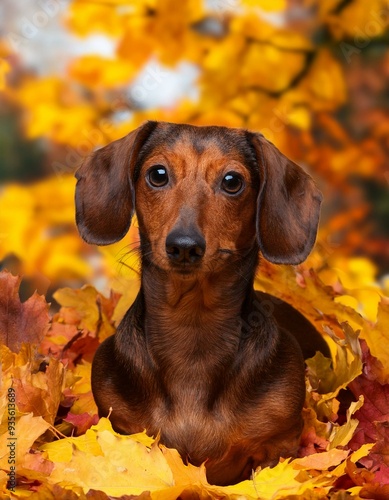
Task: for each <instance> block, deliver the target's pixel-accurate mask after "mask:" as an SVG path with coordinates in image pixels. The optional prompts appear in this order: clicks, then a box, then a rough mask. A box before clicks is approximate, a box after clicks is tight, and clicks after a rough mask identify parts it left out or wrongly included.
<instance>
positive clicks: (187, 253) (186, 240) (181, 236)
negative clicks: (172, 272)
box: [166, 230, 205, 264]
mask: <svg viewBox="0 0 389 500" xmlns="http://www.w3.org/2000/svg"><path fill="white" fill-rule="evenodd" d="M204 252H205V240H204V238H203V236H202V235H201V234H200V233H199V232H198V231H195V230H192V231H182V230H173V231H171V232H170V233H169V234H168V236H167V238H166V253H167V255H168V257H169V258H170V259H171V260H172V261H174V262H176V263H177V264H184V263H191V264H194V263H195V262H198V261H200V260H201V259H202V257H203V255H204Z"/></svg>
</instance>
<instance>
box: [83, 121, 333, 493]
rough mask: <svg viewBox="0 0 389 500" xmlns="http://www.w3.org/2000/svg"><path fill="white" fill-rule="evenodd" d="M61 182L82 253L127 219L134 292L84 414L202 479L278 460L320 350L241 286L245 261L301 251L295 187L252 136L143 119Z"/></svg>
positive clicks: (119, 232)
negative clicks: (203, 474)
mask: <svg viewBox="0 0 389 500" xmlns="http://www.w3.org/2000/svg"><path fill="white" fill-rule="evenodd" d="M76 177H77V178H78V183H77V190H76V211H77V224H78V228H79V231H80V234H81V236H82V237H83V238H84V239H85V240H86V241H87V242H89V243H94V244H97V245H107V244H110V243H113V242H116V241H118V240H120V239H121V238H123V236H124V235H125V234H126V232H127V231H128V229H129V226H130V223H131V217H132V215H133V214H134V211H135V212H136V215H137V218H138V221H139V233H140V242H141V243H140V254H141V264H142V268H141V287H140V291H139V294H138V296H137V298H136V300H135V302H134V304H133V305H132V307H131V308H130V309H129V311H128V312H127V313H126V315H125V317H124V318H123V320H122V322H121V323H120V325H119V327H118V330H117V333H116V334H115V335H113V336H112V337H110V338H108V339H106V340H105V341H104V342H103V343H102V344H101V346H100V347H99V349H98V351H97V353H96V356H95V358H94V361H93V369H92V388H93V394H94V397H95V400H96V403H97V406H98V408H99V414H100V415H101V416H106V415H108V413H109V411H110V408H112V414H111V417H110V418H111V421H112V424H113V426H114V428H115V429H116V430H117V431H118V432H121V433H135V432H139V431H143V430H144V429H146V430H147V432H148V433H149V434H150V435H154V436H156V435H157V434H158V433H160V436H161V441H162V443H164V444H165V445H167V446H169V447H174V448H176V449H178V450H179V452H180V453H181V456H182V457H183V459H184V460H188V461H190V462H191V463H193V464H196V465H199V464H201V463H203V462H205V463H206V470H207V477H208V480H209V481H210V482H211V483H216V484H221V485H223V484H230V483H234V482H237V481H239V480H242V479H245V478H248V477H249V476H250V474H251V471H252V470H253V469H255V467H257V466H258V465H262V466H266V465H274V464H275V463H277V461H278V459H279V457H280V456H290V455H293V454H294V453H295V452H296V450H297V448H298V444H299V437H300V433H301V428H302V418H301V410H302V406H303V402H304V395H305V383H304V360H303V357H308V356H312V355H313V354H314V353H315V351H316V350H321V351H322V352H324V353H325V354H328V348H327V346H326V344H325V342H324V341H323V339H322V337H321V336H320V335H319V334H318V332H317V331H316V330H315V329H314V328H313V326H312V325H311V324H310V323H309V322H308V321H307V320H306V319H305V318H304V317H303V316H302V315H301V314H300V313H299V312H297V311H296V310H295V309H293V308H292V307H291V306H290V305H288V304H286V303H285V302H282V301H280V300H278V299H276V298H275V297H272V296H270V295H267V294H264V293H259V292H255V291H254V289H253V281H254V275H255V271H256V268H257V264H258V259H259V257H258V255H259V252H261V253H262V255H263V256H264V257H265V258H266V259H268V260H269V261H271V262H274V263H277V264H298V263H300V262H302V261H303V260H304V259H305V258H306V257H307V255H308V253H309V252H310V250H311V249H312V246H313V244H314V241H315V237H316V231H317V225H318V220H319V208H320V203H321V194H320V192H319V191H318V189H317V188H316V187H315V184H314V182H313V181H312V179H311V177H310V176H309V175H308V174H306V173H305V172H304V170H302V169H301V168H300V167H299V166H298V165H296V164H295V163H293V162H291V161H290V160H288V159H287V158H286V157H285V156H283V155H282V154H281V153H280V152H279V151H278V150H277V149H276V148H275V147H274V146H273V145H272V144H271V143H270V142H268V141H267V140H266V139H265V138H264V137H263V136H262V135H260V134H254V133H251V132H248V131H245V130H238V129H228V128H225V127H195V126H190V125H176V124H171V123H158V122H147V123H145V124H144V125H143V126H141V127H139V128H138V129H137V130H134V131H133V132H131V133H130V134H129V135H127V136H126V137H124V138H122V139H120V140H118V141H115V142H113V143H111V144H109V145H108V146H106V147H104V148H102V149H99V150H98V151H96V152H94V153H93V154H92V155H91V156H90V157H89V158H87V159H86V161H85V162H84V164H83V165H82V167H81V168H80V169H79V170H78V172H77V174H76ZM269 305H270V307H269ZM296 339H297V340H296Z"/></svg>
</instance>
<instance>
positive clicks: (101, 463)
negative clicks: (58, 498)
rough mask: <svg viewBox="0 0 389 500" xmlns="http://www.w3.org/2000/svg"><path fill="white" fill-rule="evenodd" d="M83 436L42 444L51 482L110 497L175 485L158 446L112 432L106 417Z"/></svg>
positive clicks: (137, 493)
mask: <svg viewBox="0 0 389 500" xmlns="http://www.w3.org/2000/svg"><path fill="white" fill-rule="evenodd" d="M102 420H103V423H102V424H101V425H100V426H99V425H97V426H93V427H92V428H91V429H90V430H88V431H87V433H86V435H85V436H80V437H78V438H66V439H64V440H61V441H57V442H53V443H48V444H46V445H44V446H43V447H42V450H44V451H45V452H46V453H47V455H48V457H49V459H50V460H52V461H53V462H54V469H53V472H52V473H51V475H50V476H49V478H48V481H49V482H50V483H51V484H59V485H62V486H65V487H70V488H72V487H74V486H81V487H82V488H83V489H84V491H85V492H88V491H89V490H90V489H98V490H100V491H103V492H105V493H107V494H108V495H110V496H121V495H123V494H132V495H139V494H141V493H142V492H143V491H145V490H147V491H150V492H153V491H161V490H162V491H163V490H164V489H168V488H170V487H171V486H173V484H174V480H173V474H172V472H171V470H170V467H169V466H168V464H167V462H166V459H165V458H164V456H163V454H162V452H161V450H160V448H159V447H158V445H157V444H156V443H153V444H152V445H151V447H150V448H149V447H148V446H146V445H145V444H144V443H142V442H140V440H137V439H134V438H133V437H132V436H121V435H119V434H117V433H114V432H113V431H112V428H111V427H110V424H108V423H107V420H104V419H102Z"/></svg>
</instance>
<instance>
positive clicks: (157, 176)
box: [147, 165, 169, 188]
mask: <svg viewBox="0 0 389 500" xmlns="http://www.w3.org/2000/svg"><path fill="white" fill-rule="evenodd" d="M147 179H148V181H149V183H150V184H151V185H152V186H153V187H157V188H159V187H163V186H166V184H167V183H168V182H169V176H168V174H167V171H166V168H165V167H163V166H162V165H155V166H154V167H152V168H151V169H150V170H149V171H148V173H147Z"/></svg>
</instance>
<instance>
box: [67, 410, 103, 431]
mask: <svg viewBox="0 0 389 500" xmlns="http://www.w3.org/2000/svg"><path fill="white" fill-rule="evenodd" d="M98 421H99V417H98V415H93V416H91V415H90V414H89V413H86V412H85V413H82V414H81V415H75V414H74V413H68V415H67V417H66V418H65V422H69V423H70V424H72V425H74V427H75V428H76V433H75V435H76V436H80V435H81V434H85V432H86V431H87V430H88V429H90V427H92V425H96V424H97V422H98Z"/></svg>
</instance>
